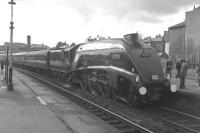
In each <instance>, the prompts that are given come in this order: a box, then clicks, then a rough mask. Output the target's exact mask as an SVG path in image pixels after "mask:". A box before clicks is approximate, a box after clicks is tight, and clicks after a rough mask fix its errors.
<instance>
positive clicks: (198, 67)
mask: <svg viewBox="0 0 200 133" xmlns="http://www.w3.org/2000/svg"><path fill="white" fill-rule="evenodd" d="M197 74H198V84H199V86H200V64H198V65H197Z"/></svg>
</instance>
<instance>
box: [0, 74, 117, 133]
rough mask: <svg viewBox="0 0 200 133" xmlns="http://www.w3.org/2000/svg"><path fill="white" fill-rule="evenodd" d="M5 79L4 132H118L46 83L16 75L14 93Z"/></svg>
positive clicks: (1, 87) (1, 99)
mask: <svg viewBox="0 0 200 133" xmlns="http://www.w3.org/2000/svg"><path fill="white" fill-rule="evenodd" d="M0 76H1V82H0V131H1V132H2V133H107V132H109V133H118V132H119V131H118V130H117V129H115V128H113V127H111V126H110V125H108V124H107V123H105V122H104V121H102V120H100V119H99V118H97V117H96V116H95V115H92V114H91V113H89V112H88V111H86V110H84V109H82V108H81V107H79V106H78V105H77V104H75V103H73V102H72V101H70V100H69V99H66V98H65V97H63V96H60V95H58V94H56V93H54V92H53V91H52V90H50V89H48V87H47V86H45V85H44V84H42V83H39V82H38V81H36V80H35V79H32V78H30V77H29V76H27V75H24V74H22V73H20V72H17V71H14V73H13V89H14V90H13V91H8V90H7V87H6V85H5V81H4V80H3V76H4V75H2V74H1V75H0Z"/></svg>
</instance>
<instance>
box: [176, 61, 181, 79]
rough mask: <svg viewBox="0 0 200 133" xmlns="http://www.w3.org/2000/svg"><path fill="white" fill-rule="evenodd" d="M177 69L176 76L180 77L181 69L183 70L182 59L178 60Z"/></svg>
mask: <svg viewBox="0 0 200 133" xmlns="http://www.w3.org/2000/svg"><path fill="white" fill-rule="evenodd" d="M176 70H177V75H176V78H180V71H181V62H180V61H178V62H177V63H176Z"/></svg>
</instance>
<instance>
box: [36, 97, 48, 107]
mask: <svg viewBox="0 0 200 133" xmlns="http://www.w3.org/2000/svg"><path fill="white" fill-rule="evenodd" d="M36 98H37V99H38V100H39V101H40V103H41V104H42V105H47V103H46V102H45V101H44V100H43V99H42V98H41V97H39V96H37V97H36Z"/></svg>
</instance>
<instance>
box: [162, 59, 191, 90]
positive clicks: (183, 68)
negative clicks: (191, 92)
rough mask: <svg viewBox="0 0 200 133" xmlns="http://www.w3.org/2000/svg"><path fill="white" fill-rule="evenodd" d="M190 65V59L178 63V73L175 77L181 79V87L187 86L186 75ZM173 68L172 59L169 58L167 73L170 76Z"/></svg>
mask: <svg viewBox="0 0 200 133" xmlns="http://www.w3.org/2000/svg"><path fill="white" fill-rule="evenodd" d="M188 67H189V64H188V61H185V60H180V61H178V62H177V63H176V70H177V75H176V76H175V77H176V78H179V79H180V89H184V88H185V76H186V75H187V70H188ZM172 68H173V66H172V61H170V60H168V61H167V62H166V73H167V75H168V76H170V77H171V76H172V72H171V71H172Z"/></svg>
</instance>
